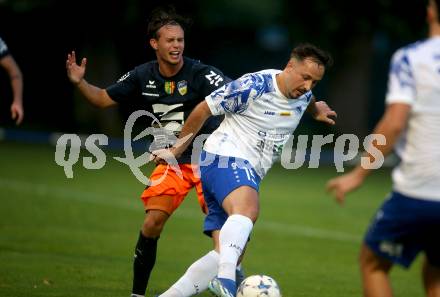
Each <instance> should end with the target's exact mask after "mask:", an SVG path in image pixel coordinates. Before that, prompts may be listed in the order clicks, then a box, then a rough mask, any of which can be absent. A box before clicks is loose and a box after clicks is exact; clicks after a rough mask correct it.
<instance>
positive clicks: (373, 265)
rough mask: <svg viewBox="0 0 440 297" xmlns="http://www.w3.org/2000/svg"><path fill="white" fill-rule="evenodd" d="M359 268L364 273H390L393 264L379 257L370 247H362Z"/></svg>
mask: <svg viewBox="0 0 440 297" xmlns="http://www.w3.org/2000/svg"><path fill="white" fill-rule="evenodd" d="M359 266H360V268H361V271H362V272H363V273H368V272H375V271H383V272H388V271H389V270H390V269H391V267H392V263H391V262H390V261H389V260H386V259H384V258H381V257H380V256H377V255H376V254H375V253H374V252H373V251H372V250H371V249H370V248H369V247H368V246H366V245H362V248H361V252H360V254H359Z"/></svg>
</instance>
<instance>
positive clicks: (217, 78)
mask: <svg viewBox="0 0 440 297" xmlns="http://www.w3.org/2000/svg"><path fill="white" fill-rule="evenodd" d="M205 77H206V79H207V80H208V81H209V84H211V85H214V86H216V87H218V86H219V83H220V82H222V81H223V77H222V76H221V75H220V74H217V73H215V72H214V71H212V70H211V71H210V72H209V74H207V75H205Z"/></svg>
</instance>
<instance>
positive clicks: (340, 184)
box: [327, 103, 411, 204]
mask: <svg viewBox="0 0 440 297" xmlns="http://www.w3.org/2000/svg"><path fill="white" fill-rule="evenodd" d="M410 110H411V106H410V105H408V104H403V103H394V104H390V105H389V106H388V107H387V109H386V111H385V114H384V116H383V117H382V119H381V120H380V121H379V123H378V124H377V126H376V128H375V129H374V131H373V134H381V135H383V136H385V139H386V144H384V145H377V144H376V145H374V144H373V145H374V146H375V148H376V149H377V150H379V151H380V152H381V153H382V154H383V155H384V156H387V155H388V154H390V153H391V151H392V150H393V147H394V145H395V144H396V142H397V139H398V138H399V136H400V134H401V133H402V131H403V130H404V129H405V126H406V122H407V119H408V116H409V112H410ZM365 156H366V157H368V158H370V162H373V161H374V156H373V155H371V154H369V153H365ZM371 170H372V169H368V168H364V167H362V166H361V165H358V166H356V167H355V168H354V169H353V170H352V171H350V172H349V173H347V174H343V175H341V176H338V177H336V178H333V179H331V180H330V181H329V182H328V183H327V191H328V192H330V193H332V194H333V196H334V197H335V199H336V201H337V202H338V203H340V204H342V203H343V202H344V200H345V195H346V194H348V193H350V192H352V191H354V190H355V189H357V188H358V187H360V186H361V185H362V183H363V182H364V180H365V178H366V177H367V176H368V175H369V174H370V173H371Z"/></svg>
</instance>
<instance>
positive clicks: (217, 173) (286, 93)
mask: <svg viewBox="0 0 440 297" xmlns="http://www.w3.org/2000/svg"><path fill="white" fill-rule="evenodd" d="M330 63H331V57H330V55H329V54H328V53H326V52H325V51H323V50H321V49H319V48H317V47H315V46H313V45H310V44H303V45H300V46H297V47H295V48H294V49H293V51H292V54H291V57H290V59H289V62H288V63H287V65H286V67H285V69H284V70H283V71H280V70H263V71H260V72H256V73H250V74H246V75H244V76H242V77H241V78H239V79H237V80H235V81H233V82H231V83H229V84H226V85H225V86H223V87H221V88H220V89H218V90H216V91H214V92H213V93H211V95H209V96H207V97H206V98H205V101H202V102H201V103H200V104H199V105H198V106H197V107H196V108H195V109H194V110H193V112H192V113H191V115H190V116H189V117H188V119H187V121H186V122H185V125H184V127H183V128H182V132H181V134H180V138H184V137H185V136H187V135H191V134H192V135H196V134H197V132H198V131H199V129H200V127H201V126H202V125H203V123H204V122H205V120H206V119H207V118H208V117H210V116H211V115H219V114H225V119H224V121H223V122H222V123H221V124H220V127H219V128H217V130H215V131H214V132H213V133H212V135H211V136H209V137H208V139H207V141H206V143H205V146H204V150H203V152H202V157H201V164H200V171H201V179H202V186H203V193H204V195H205V200H206V203H207V205H208V209H209V212H208V215H207V216H206V218H205V225H204V232H205V233H206V234H208V235H211V236H213V238H214V240H215V241H216V242H217V243H218V244H217V245H216V251H211V252H209V253H208V254H207V255H205V256H204V257H202V258H201V259H199V260H197V261H196V262H195V263H193V264H192V265H191V266H190V268H189V269H188V270H187V272H186V273H185V275H183V276H182V278H181V279H179V280H178V281H177V282H176V283H175V284H174V285H173V286H172V287H171V288H170V289H169V290H167V291H166V292H165V293H163V294H162V295H161V297H186V296H191V295H193V294H195V293H197V291H196V290H195V289H194V288H198V287H203V286H205V285H206V284H202V283H201V282H202V280H201V278H197V277H195V273H193V271H198V273H199V274H200V271H203V275H204V276H207V277H205V279H208V280H210V279H212V278H214V277H215V279H214V280H213V281H212V282H211V285H210V289H211V291H213V293H214V294H216V295H217V296H222V297H231V296H235V294H236V290H237V288H236V283H235V269H236V265H237V261H238V259H239V257H240V255H241V254H242V252H243V249H244V248H245V245H246V243H247V241H248V238H249V235H250V233H251V230H252V228H253V224H254V223H255V221H256V220H257V218H258V214H259V197H258V189H259V183H260V181H261V179H263V177H264V176H265V174H266V173H267V171H268V170H269V168H270V167H271V166H272V165H273V163H274V162H275V160H277V159H278V158H279V156H280V154H281V150H282V147H283V145H284V144H285V143H286V142H287V141H288V139H289V137H290V136H291V135H292V133H293V132H294V130H295V128H296V127H297V125H298V123H299V121H300V119H301V117H302V115H303V114H304V112H305V110H306V109H308V110H309V112H311V114H312V115H313V116H314V118H315V119H316V120H319V121H323V122H326V123H329V124H334V120H333V119H331V118H330V117H332V116H336V113H335V112H334V111H332V110H331V109H330V108H329V107H328V106H327V104H326V103H325V102H315V100H314V98H313V95H312V93H311V89H312V88H313V87H314V86H315V85H316V84H317V83H318V82H319V81H320V80H321V79H322V77H323V75H324V71H325V68H326V66H328V65H329V64H330ZM188 143H189V141H188V142H186V143H185V144H184V145H181V146H177V147H173V148H172V149H171V153H172V154H173V156H179V155H180V154H181V152H182V151H184V149H185V148H186V144H188ZM167 153H169V151H168V152H167V151H162V152H161V151H157V152H155V154H156V158H155V161H156V162H164V160H166V158H167V156H166V155H167ZM168 156H169V155H168ZM216 252H219V253H220V257H219V263H218V267H214V268H215V269H213V267H207V265H204V258H205V257H208V256H209V255H210V253H216ZM216 276H217V277H216ZM205 287H206V286H205Z"/></svg>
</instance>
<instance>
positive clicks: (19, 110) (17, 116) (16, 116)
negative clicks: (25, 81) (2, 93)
mask: <svg viewBox="0 0 440 297" xmlns="http://www.w3.org/2000/svg"><path fill="white" fill-rule="evenodd" d="M23 116H24V112H23V105H22V104H20V103H15V102H13V103H12V105H11V117H12V119H13V120H15V124H16V125H20V124H21V122H22V121H23Z"/></svg>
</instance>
